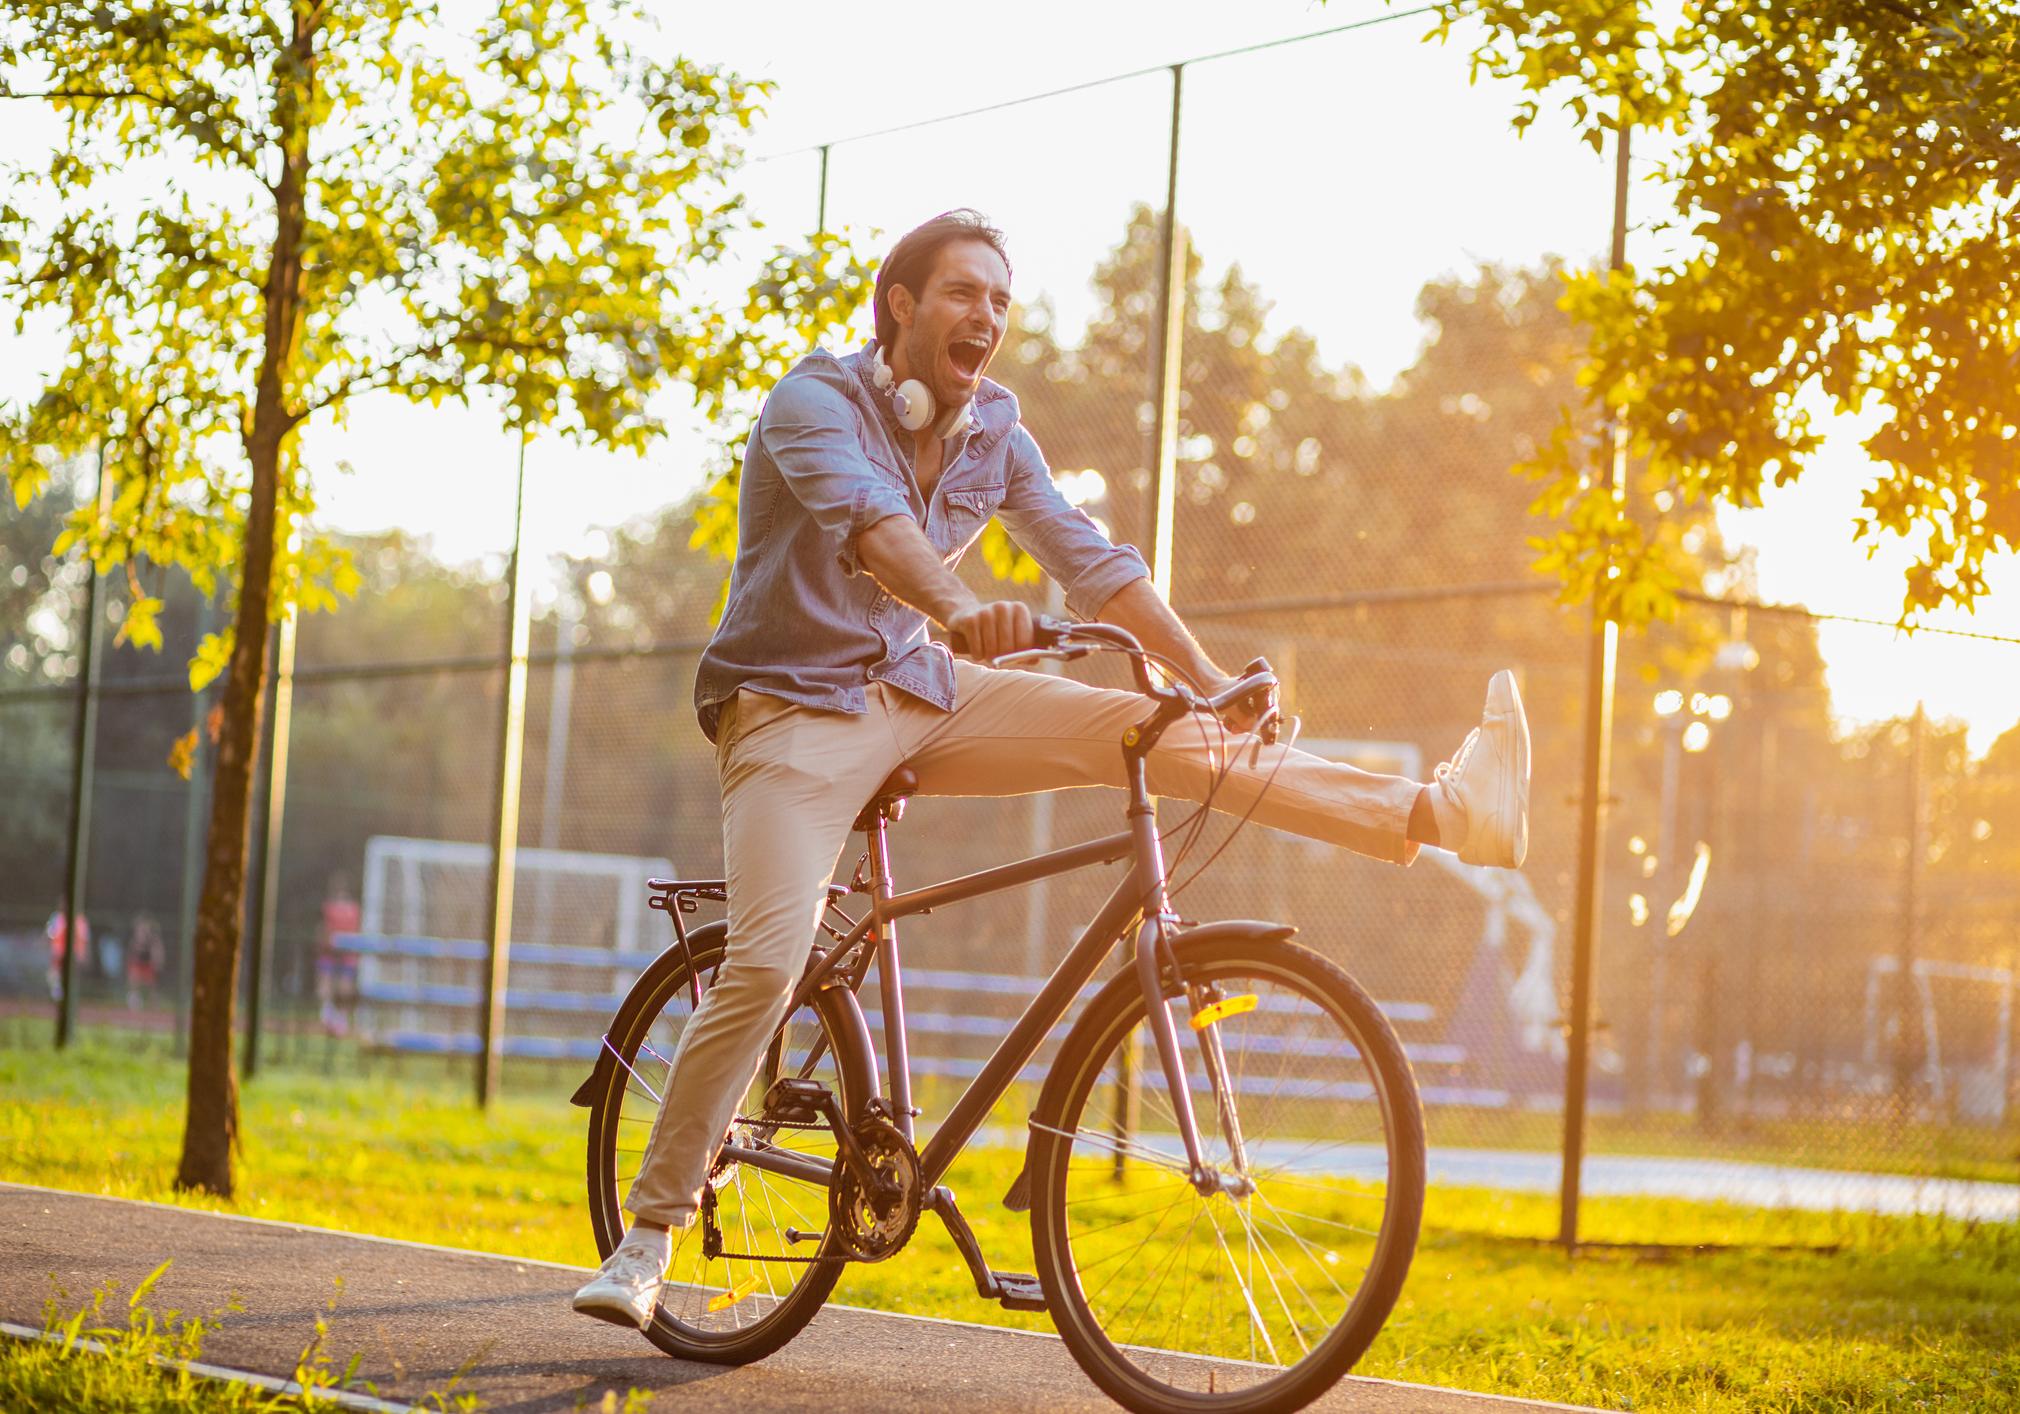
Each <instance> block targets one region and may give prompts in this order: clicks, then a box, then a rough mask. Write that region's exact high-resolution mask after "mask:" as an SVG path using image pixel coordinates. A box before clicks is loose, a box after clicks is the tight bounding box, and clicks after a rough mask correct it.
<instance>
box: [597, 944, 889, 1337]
mask: <svg viewBox="0 0 2020 1414" xmlns="http://www.w3.org/2000/svg"><path fill="white" fill-rule="evenodd" d="M724 936H725V930H724V929H723V927H722V926H721V925H720V924H716V925H710V926H705V927H703V928H699V929H697V930H695V932H694V933H693V934H691V935H690V938H691V941H692V947H691V950H690V954H691V957H692V959H693V964H694V969H695V972H696V974H697V976H698V980H699V981H700V982H701V984H702V987H703V990H704V991H705V990H706V988H707V986H708V985H709V984H710V983H712V981H713V979H714V976H715V973H716V970H717V968H718V967H720V965H721V963H722V957H723V946H724ZM845 995H846V994H844V993H839V992H830V991H823V992H821V993H819V994H817V996H816V998H815V1001H814V1003H812V1004H809V1005H808V1006H805V1007H802V1008H801V1009H800V1010H799V1011H797V1012H795V1013H794V1014H793V1015H792V1016H790V1017H788V1018H787V1019H786V1021H785V1023H784V1024H783V1025H781V1026H780V1028H779V1031H778V1033H777V1034H776V1035H775V1036H774V1037H773V1039H772V1043H771V1045H770V1047H769V1048H768V1049H767V1051H766V1053H765V1058H764V1061H763V1063H762V1064H761V1065H760V1067H759V1070H758V1075H757V1079H756V1080H755V1081H754V1082H753V1083H752V1085H751V1087H750V1091H749V1093H748V1094H746V1095H745V1097H744V1099H743V1101H742V1103H741V1104H739V1105H738V1107H737V1116H738V1118H737V1119H736V1121H735V1122H734V1123H733V1124H732V1126H731V1133H732V1134H733V1135H734V1136H735V1138H736V1139H737V1142H738V1143H740V1144H745V1145H753V1146H758V1147H771V1148H774V1149H777V1150H781V1151H787V1152H790V1153H794V1154H797V1155H799V1156H803V1157H804V1158H806V1159H809V1160H812V1161H813V1162H814V1163H815V1164H817V1165H818V1166H819V1168H820V1169H821V1171H822V1172H825V1171H826V1169H827V1167H828V1166H830V1165H832V1164H833V1162H834V1158H835V1141H834V1137H833V1135H832V1133H831V1132H830V1131H828V1130H826V1129H825V1128H822V1129H780V1128H774V1127H772V1126H769V1125H762V1124H757V1123H753V1122H752V1121H755V1120H757V1119H758V1118H759V1117H760V1116H761V1114H762V1111H763V1107H764V1097H765V1092H766V1091H767V1090H768V1089H769V1088H770V1086H771V1083H772V1082H773V1081H774V1080H776V1079H778V1078H779V1077H780V1076H781V1075H791V1076H802V1077H804V1078H809V1079H814V1080H818V1081H820V1082H821V1083H822V1084H824V1085H826V1086H827V1087H828V1088H829V1090H831V1091H832V1092H833V1093H834V1094H835V1095H836V1097H837V1098H838V1099H839V1100H840V1101H841V1104H842V1111H843V1113H844V1114H847V1115H854V1114H857V1113H859V1112H860V1107H861V1105H862V1104H863V1103H864V1102H865V1101H866V1100H867V1099H868V1096H867V1094H858V1093H856V1092H857V1091H858V1090H859V1089H864V1088H866V1087H865V1086H864V1085H863V1077H865V1076H867V1075H869V1074H871V1073H872V1072H871V1071H869V1070H868V1069H867V1068H866V1058H865V1057H863V1056H862V1055H861V1054H860V1052H859V1049H858V1044H857V1040H856V1032H855V1031H854V1029H853V1028H852V1027H850V1026H848V1025H846V1024H844V1023H843V1020H842V1018H841V1016H840V1008H842V1007H844V1006H848V1005H853V998H849V999H848V1000H847V1001H846V1002H845V1001H843V1000H842V998H843V997H844V996H845ZM692 1014H693V1007H692V1005H691V1003H690V994H689V989H688V968H687V966H686V964H685V963H684V962H683V961H682V960H681V959H680V958H679V957H678V956H677V955H674V954H669V955H667V956H665V957H662V958H661V959H660V960H659V961H658V962H655V963H654V964H653V966H652V967H651V968H649V969H648V970H647V971H646V973H645V975H644V976H643V977H641V978H640V979H639V981H638V982H637V983H636V984H635V985H634V986H633V988H632V990H631V993H630V995H629V996H627V997H626V998H625V1000H624V1003H623V1005H622V1006H621V1007H620V1008H619V1009H618V1013H617V1017H616V1019H615V1020H614V1021H613V1022H612V1023H611V1029H610V1032H609V1038H608V1039H609V1042H610V1045H611V1047H612V1048H613V1049H614V1050H615V1052H616V1059H617V1060H618V1061H619V1062H620V1063H615V1064H611V1065H608V1066H606V1067H604V1068H603V1078H602V1081H601V1083H600V1084H597V1085H595V1086H594V1088H593V1093H591V1094H590V1095H589V1096H588V1099H589V1163H588V1169H589V1172H588V1179H589V1209H590V1220H591V1224H592V1226H593V1227H594V1228H595V1230H596V1244H597V1247H598V1249H599V1250H600V1251H601V1252H602V1253H603V1255H604V1256H606V1257H607V1256H609V1255H610V1252H611V1250H612V1249H613V1248H615V1247H616V1245H617V1243H618V1241H619V1240H620V1239H621V1238H622V1237H623V1236H624V1231H625V1227H626V1224H627V1218H628V1215H627V1214H626V1212H625V1210H624V1199H625V1196H626V1195H627V1194H628V1193H629V1192H630V1191H631V1184H632V1181H633V1179H634V1178H635V1177H636V1176H637V1173H638V1166H639V1163H640V1161H641V1160H642V1158H643V1156H644V1153H645V1143H646V1137H647V1136H648V1135H649V1134H650V1133H651V1130H652V1123H653V1120H654V1119H655V1118H656V1117H657V1115H658V1113H659V1108H660V1098H659V1097H660V1096H661V1095H663V1094H665V1092H666V1080H667V1078H668V1075H669V1073H670V1072H671V1070H672V1066H673V1058H674V1055H675V1053H676V1051H677V1049H678V1047H679V1045H680V1040H681V1036H682V1033H683V1032H684V1031H685V1030H686V1027H687V1023H688V1021H689V1020H690V1018H691V1016H692ZM674 1102H675V1103H678V1102H679V1101H678V1098H677V1097H676V1099H675V1101H674ZM711 1184H712V1186H713V1188H714V1191H715V1224H716V1227H717V1229H718V1231H719V1232H720V1234H721V1238H722V1248H723V1251H722V1253H721V1254H719V1255H710V1254H709V1253H708V1252H707V1251H705V1250H704V1247H705V1241H704V1228H703V1224H702V1222H701V1221H699V1220H697V1221H696V1222H695V1223H693V1224H692V1225H690V1226H689V1227H688V1228H686V1229H685V1230H684V1231H681V1232H676V1233H675V1234H674V1235H673V1241H674V1247H673V1261H672V1264H671V1265H670V1266H669V1267H668V1269H667V1279H666V1286H665V1288H664V1290H663V1292H662V1293H661V1296H660V1305H659V1310H658V1311H657V1313H655V1315H654V1317H653V1320H652V1324H651V1325H649V1326H648V1327H646V1330H645V1336H646V1338H647V1339H648V1340H650V1341H651V1342H652V1343H653V1344H654V1345H656V1346H658V1347H659V1348H660V1349H661V1350H664V1351H666V1352H667V1353H668V1354H669V1355H676V1356H679V1357H681V1358H683V1359H687V1360H706V1361H711V1362H714V1363H718V1364H743V1363H746V1362H748V1361H752V1360H759V1359H762V1358H764V1357H765V1356H767V1355H770V1354H771V1353H772V1352H774V1351H775V1350H777V1349H778V1348H779V1347H780V1346H782V1345H784V1344H785V1343H786V1342H787V1341H788V1340H791V1339H792V1338H793V1336H795V1335H797V1334H798V1333H799V1331H800V1330H801V1328H802V1327H804V1326H805V1325H806V1323H807V1322H808V1321H810V1320H812V1319H813V1316H814V1313H815V1312H816V1311H818V1310H819V1309H820V1307H821V1303H822V1302H824V1301H826V1300H827V1297H828V1293H829V1292H830V1291H832V1290H833V1289H834V1285H835V1281H836V1280H837V1278H838V1277H839V1276H840V1275H841V1268H842V1253H843V1248H842V1246H841V1244H840V1242H839V1241H838V1240H835V1239H830V1238H829V1236H828V1231H827V1230H828V1188H827V1184H826V1183H825V1181H822V1182H814V1181H811V1180H810V1179H802V1178H797V1177H788V1176H784V1175H781V1174H778V1173H774V1172H768V1171H766V1170H763V1169H759V1168H756V1167H754V1166H752V1165H749V1164H742V1165H727V1166H724V1165H718V1168H717V1169H716V1171H715V1173H714V1174H713V1176H712V1178H711ZM788 1229H795V1230H797V1232H799V1233H802V1234H811V1236H808V1237H804V1238H801V1239H800V1240H795V1239H794V1237H792V1236H789V1235H788ZM810 1257H812V1258H818V1259H819V1260H815V1261H806V1260H800V1261H780V1260H777V1259H779V1258H801V1259H805V1258H810ZM759 1259H772V1260H759Z"/></svg>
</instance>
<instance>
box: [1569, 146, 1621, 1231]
mask: <svg viewBox="0 0 2020 1414" xmlns="http://www.w3.org/2000/svg"><path fill="white" fill-rule="evenodd" d="M1629 132H1630V129H1629V127H1628V125H1627V124H1626V122H1624V121H1623V122H1622V123H1621V124H1620V128H1619V133H1618V136H1617V138H1616V140H1615V144H1614V163H1613V247H1612V253H1611V258H1610V260H1609V262H1608V263H1609V267H1610V268H1611V269H1614V270H1620V269H1623V268H1625V266H1626V265H1627V174H1628V147H1629V141H1628V134H1629ZM1612 443H1613V445H1612V461H1613V466H1612V471H1611V479H1612V482H1613V494H1614V496H1615V497H1616V498H1618V497H1621V496H1624V495H1625V494H1626V492H1627V429H1626V428H1625V427H1624V426H1623V425H1621V423H1620V421H1619V420H1618V419H1617V418H1616V419H1615V420H1614V422H1613V426H1612ZM1619 653H1620V625H1619V624H1618V623H1616V622H1614V620H1613V619H1612V617H1611V616H1609V615H1608V614H1607V613H1606V611H1605V609H1604V607H1603V606H1602V605H1601V604H1600V602H1599V601H1598V598H1597V596H1596V595H1595V597H1594V602H1593V606H1592V642H1591V648H1590V651H1589V653H1588V655H1587V658H1586V686H1585V768H1584V772H1583V774H1582V778H1581V783H1580V790H1579V798H1578V881H1577V885H1576V889H1575V893H1576V898H1577V902H1576V905H1575V907H1576V918H1575V922H1574V925H1573V926H1574V932H1573V935H1572V944H1571V1035H1570V1041H1569V1045H1568V1047H1567V1048H1566V1054H1565V1057H1564V1156H1563V1174H1562V1177H1561V1181H1560V1184H1559V1188H1558V1210H1557V1240H1558V1242H1559V1243H1561V1244H1562V1245H1563V1246H1564V1248H1565V1249H1566V1250H1567V1251H1571V1250H1575V1249H1576V1248H1577V1246H1578V1204H1579V1193H1580V1188H1581V1186H1582V1184H1583V1181H1584V1177H1585V1098H1586V1097H1585V1091H1586V1085H1587V1082H1588V1079H1589V1077H1590V1074H1591V1061H1592V969H1593V961H1594V958H1595V956H1596V955H1597V953H1598V951H1599V910H1600V905H1601V903H1602V901H1603V900H1604V898H1605V892H1606V880H1605V869H1604V861H1603V859H1602V858H1601V854H1602V850H1603V847H1604V844H1605V839H1606V808H1607V805H1608V804H1609V801H1608V795H1609V792H1610V791H1611V790H1612V775H1613V673H1614V665H1615V663H1616V661H1617V660H1618V657H1619Z"/></svg>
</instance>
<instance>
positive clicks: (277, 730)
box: [245, 606, 295, 1080]
mask: <svg viewBox="0 0 2020 1414" xmlns="http://www.w3.org/2000/svg"><path fill="white" fill-rule="evenodd" d="M294 709H295V611H294V609H293V607H292V606H290V607H289V609H288V611H287V616H286V617H285V618H283V619H282V620H281V624H280V632H279V633H277V634H275V635H274V701H273V712H272V713H271V714H270V715H269V717H268V722H269V726H268V729H267V761H266V781H265V785H264V788H263V789H262V791H261V794H262V795H263V796H264V797H265V799H264V800H263V802H262V804H261V810H262V812H263V817H264V820H265V823H266V829H265V831H264V835H265V839H264V841H263V842H262V843H261V845H260V884H259V897H258V899H257V901H256V908H257V910H258V911H257V912H256V913H255V914H254V915H253V918H254V922H253V936H252V947H251V948H249V949H248V950H247V952H248V956H247V958H246V962H247V965H248V976H247V978H246V1005H245V1077H246V1079H248V1080H250V1079H252V1078H253V1077H254V1076H255V1075H257V1074H259V1064H260V1000H261V998H262V997H263V996H264V995H265V991H266V959H267V956H268V954H269V953H271V952H272V951H273V945H274V944H273V938H274V920H275V918H276V917H277V916H278V915H279V911H280V898H281V888H280V878H281V817H282V816H283V815H284V814H285V813H286V811H287V796H288V730H289V728H290V726H291V725H292V723H293V717H294Z"/></svg>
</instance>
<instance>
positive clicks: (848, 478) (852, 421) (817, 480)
mask: <svg viewBox="0 0 2020 1414" xmlns="http://www.w3.org/2000/svg"><path fill="white" fill-rule="evenodd" d="M848 376H849V375H848V372H847V370H846V369H844V368H842V366H841V365H840V364H838V363H836V364H833V366H832V368H829V367H823V366H821V365H820V364H818V363H815V362H813V361H812V360H809V361H808V362H805V363H802V364H801V365H800V366H799V367H797V368H796V369H794V370H793V372H792V373H791V374H790V375H788V376H787V377H785V378H782V379H780V380H779V385H778V386H777V387H776V388H774V389H773V390H772V394H771V396H770V397H769V398H768V399H766V400H765V405H764V411H763V412H762V413H760V414H759V415H758V423H757V430H756V432H755V433H754V434H753V435H754V436H755V437H756V438H757V439H758V441H759V444H760V445H761V446H762V447H763V449H764V453H765V455H766V456H767V457H769V458H771V461H772V463H773V465H775V466H777V467H778V469H779V476H780V479H781V480H783V481H784V482H785V484H786V488H787V489H788V490H790V491H791V492H792V493H793V495H794V497H795V498H796V499H798V501H799V503H800V504H801V505H803V506H805V507H806V508H807V514H809V515H811V516H812V517H813V518H814V521H815V523H817V524H818V525H819V526H820V527H821V529H823V530H825V531H827V532H828V533H829V534H830V535H832V536H834V537H835V538H836V540H837V541H838V542H839V543H838V545H837V547H836V550H835V560H836V562H837V563H838V564H840V565H841V567H842V573H843V574H846V575H855V574H859V573H861V572H862V562H861V560H860V558H859V557H858V553H857V551H858V543H859V541H860V539H861V537H862V534H863V532H864V531H865V530H868V529H869V528H870V527H871V526H873V525H875V524H876V523H877V522H878V521H880V520H887V519H889V518H890V517H892V516H912V515H913V511H912V504H911V499H910V497H908V496H907V495H906V493H905V490H904V488H903V487H902V486H900V485H898V483H897V482H896V481H894V480H893V479H892V478H891V476H890V475H889V474H888V473H886V472H884V471H883V470H881V469H880V468H879V467H878V466H877V465H876V463H875V462H873V461H871V460H870V457H869V454H868V453H867V452H865V451H864V450H863V442H862V437H861V436H860V434H859V433H858V432H857V422H858V414H857V412H856V408H855V405H854V404H853V403H852V402H851V401H850V399H849V395H848V393H847V392H846V391H845V390H844V389H843V388H842V386H841V385H840V381H839V380H841V379H843V378H846V377H848ZM914 519H916V516H915V517H914Z"/></svg>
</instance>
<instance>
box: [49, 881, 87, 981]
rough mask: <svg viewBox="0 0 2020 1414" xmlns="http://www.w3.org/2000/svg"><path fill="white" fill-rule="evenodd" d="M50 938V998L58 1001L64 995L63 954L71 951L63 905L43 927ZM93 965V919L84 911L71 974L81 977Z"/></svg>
mask: <svg viewBox="0 0 2020 1414" xmlns="http://www.w3.org/2000/svg"><path fill="white" fill-rule="evenodd" d="M42 933H43V936H44V937H46V938H47V939H48V940H49V1000H50V1001H52V1002H53V1001H57V1000H59V999H60V998H61V997H62V996H63V954H64V953H65V952H67V951H69V946H70V939H69V936H68V930H67V929H66V928H65V926H64V918H63V905H62V904H58V905H57V906H56V911H55V912H54V913H52V914H50V915H49V922H48V923H47V924H45V925H44V927H43V929H42ZM90 965H91V920H90V919H88V918H86V917H85V916H84V915H83V914H82V913H80V914H78V915H77V955H76V956H75V957H74V958H72V959H71V969H70V975H71V977H72V979H73V980H74V979H80V978H82V976H83V974H84V969H85V968H87V967H89V966H90Z"/></svg>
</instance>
